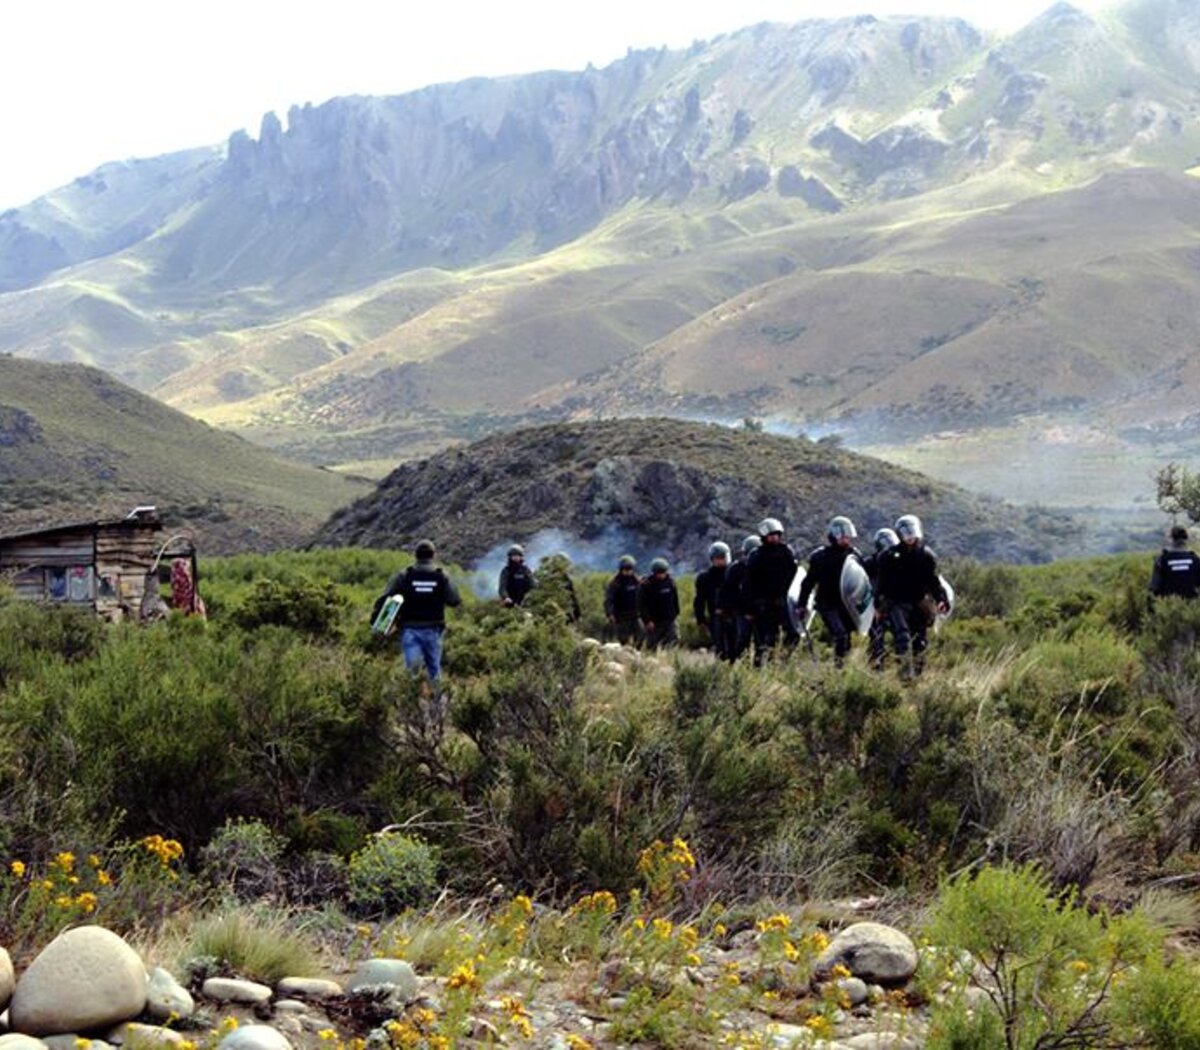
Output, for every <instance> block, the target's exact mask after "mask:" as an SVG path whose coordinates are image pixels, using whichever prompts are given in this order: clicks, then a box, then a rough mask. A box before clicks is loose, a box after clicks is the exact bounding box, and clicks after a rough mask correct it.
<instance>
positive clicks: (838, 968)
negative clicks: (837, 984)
mask: <svg viewBox="0 0 1200 1050" xmlns="http://www.w3.org/2000/svg"><path fill="white" fill-rule="evenodd" d="M829 972H830V974H832V975H833V976H834V977H850V976H851V973H850V971H849V970H848V969H847V968H846V967H845V966H843V965H842V964H841V963H836V964H835V965H834V967H833V969H832V970H830V971H829Z"/></svg>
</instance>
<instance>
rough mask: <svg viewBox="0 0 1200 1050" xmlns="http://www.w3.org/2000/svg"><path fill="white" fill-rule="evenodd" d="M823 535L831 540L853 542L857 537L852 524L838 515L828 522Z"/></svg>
mask: <svg viewBox="0 0 1200 1050" xmlns="http://www.w3.org/2000/svg"><path fill="white" fill-rule="evenodd" d="M825 533H826V535H827V536H828V537H829V538H830V539H831V540H840V539H847V540H853V539H856V538H857V537H858V529H856V528H855V527H854V522H852V521H851V520H850V519H849V518H846V517H843V516H842V515H840V514H839V515H838V516H837V517H836V518H834V519H833V520H832V521H830V523H829V528H828V529H826V530H825Z"/></svg>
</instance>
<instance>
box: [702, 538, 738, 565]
mask: <svg viewBox="0 0 1200 1050" xmlns="http://www.w3.org/2000/svg"><path fill="white" fill-rule="evenodd" d="M731 553H732V552H731V551H730V550H729V544H728V543H722V542H721V541H720V540H717V542H716V543H714V544H712V545H711V546H710V547H709V548H708V560H709V561H712V560H713V558H724V559H725V560H726V561H729V558H730V555H731Z"/></svg>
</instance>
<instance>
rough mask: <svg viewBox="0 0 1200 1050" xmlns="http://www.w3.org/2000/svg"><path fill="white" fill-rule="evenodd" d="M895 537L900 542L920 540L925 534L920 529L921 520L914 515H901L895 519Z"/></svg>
mask: <svg viewBox="0 0 1200 1050" xmlns="http://www.w3.org/2000/svg"><path fill="white" fill-rule="evenodd" d="M896 535H897V536H899V537H900V539H902V540H921V539H924V538H925V533H924V531H923V530H922V528H921V519H920V518H918V517H917V516H916V515H915V514H902V515H901V516H900V517H898V518H897V519H896Z"/></svg>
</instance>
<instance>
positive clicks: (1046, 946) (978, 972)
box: [927, 866, 1162, 1050]
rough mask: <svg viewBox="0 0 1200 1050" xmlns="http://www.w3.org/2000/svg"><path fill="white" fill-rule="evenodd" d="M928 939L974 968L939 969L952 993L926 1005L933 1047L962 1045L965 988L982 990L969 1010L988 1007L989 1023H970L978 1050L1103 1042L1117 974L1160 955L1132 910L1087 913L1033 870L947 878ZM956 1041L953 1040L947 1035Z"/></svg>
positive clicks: (1108, 1034)
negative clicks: (992, 1019)
mask: <svg viewBox="0 0 1200 1050" xmlns="http://www.w3.org/2000/svg"><path fill="white" fill-rule="evenodd" d="M927 932H928V935H929V937H930V939H931V940H932V941H933V942H934V943H935V944H937V945H938V946H939V947H940V948H943V949H947V950H949V951H951V952H968V953H970V956H971V959H972V960H973V965H971V966H962V967H954V968H952V969H950V970H949V972H948V973H947V974H946V976H947V979H948V980H950V981H951V982H952V983H953V984H955V985H956V987H957V994H955V995H952V996H950V997H948V998H947V999H945V1000H943V1001H942V1002H939V1003H935V1005H934V1008H933V1027H934V1029H935V1030H937V1031H940V1032H941V1033H943V1034H942V1035H941V1036H939V1041H937V1042H934V1043H933V1044H932V1045H934V1046H936V1047H938V1048H939V1050H945V1048H947V1047H951V1046H960V1047H964V1046H966V1045H970V1044H969V1043H968V1042H966V1041H964V1040H965V1038H966V1035H969V1032H968V1033H965V1034H964V1027H963V1026H964V1025H965V1024H967V1022H966V1021H965V1020H964V1013H963V1011H964V1005H965V1002H964V1001H965V991H966V989H967V988H968V987H975V988H977V989H979V990H980V991H981V992H982V993H983V994H982V996H981V997H980V999H981V1003H980V1005H978V1006H976V1011H977V1012H978V1011H981V1010H982V1011H990V1012H993V1013H994V1014H995V1015H996V1016H997V1017H998V1018H999V1021H1000V1028H1001V1029H1002V1031H1003V1042H1000V1043H990V1042H989V1041H990V1040H992V1039H994V1038H995V1032H996V1025H995V1024H994V1023H989V1022H978V1021H977V1022H974V1024H973V1030H974V1031H975V1032H976V1033H977V1034H980V1035H983V1036H984V1037H985V1041H983V1042H982V1043H981V1045H983V1046H988V1045H998V1046H1003V1047H1005V1048H1006V1050H1035V1048H1039V1050H1040V1048H1052V1047H1074V1046H1109V1045H1115V1044H1113V1043H1112V1042H1110V1037H1111V1035H1112V1031H1113V1026H1114V1019H1113V1018H1112V1017H1110V1016H1109V1014H1108V1008H1109V1007H1110V1005H1111V996H1112V991H1113V984H1114V979H1116V980H1118V981H1119V980H1121V979H1122V978H1123V977H1125V976H1126V975H1127V974H1128V972H1129V971H1131V969H1132V968H1134V967H1138V966H1142V965H1144V964H1145V963H1146V962H1147V961H1148V960H1150V959H1153V958H1154V957H1156V955H1157V954H1158V953H1159V952H1160V951H1161V947H1162V945H1161V937H1160V936H1159V935H1158V934H1157V932H1156V931H1155V930H1154V929H1153V928H1152V927H1151V926H1150V924H1149V923H1148V922H1147V921H1146V920H1145V918H1144V917H1143V916H1142V915H1141V914H1140V913H1139V912H1136V911H1135V912H1131V913H1129V914H1127V915H1124V916H1121V917H1120V918H1112V917H1110V916H1108V915H1106V914H1104V913H1095V914H1093V913H1091V912H1089V911H1087V910H1086V909H1085V908H1083V907H1081V906H1080V905H1079V902H1078V900H1077V899H1076V897H1075V895H1074V894H1073V893H1072V892H1065V893H1056V892H1055V891H1054V889H1053V887H1052V886H1051V883H1050V880H1049V878H1048V877H1047V876H1046V875H1045V874H1044V873H1043V872H1042V871H1041V870H1039V869H1038V868H1036V867H1031V866H1027V867H1022V868H1014V867H1009V866H1004V867H994V868H991V867H989V868H982V869H980V870H979V871H978V872H976V873H974V874H968V875H965V876H960V877H959V878H957V879H954V880H952V881H951V882H949V883H946V884H945V885H944V886H943V887H942V889H941V891H940V893H939V895H938V899H937V900H936V901H935V903H934V905H933V908H932V912H931V920H930V922H929V928H928V931H927ZM952 1037H953V1040H956V1041H952Z"/></svg>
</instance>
